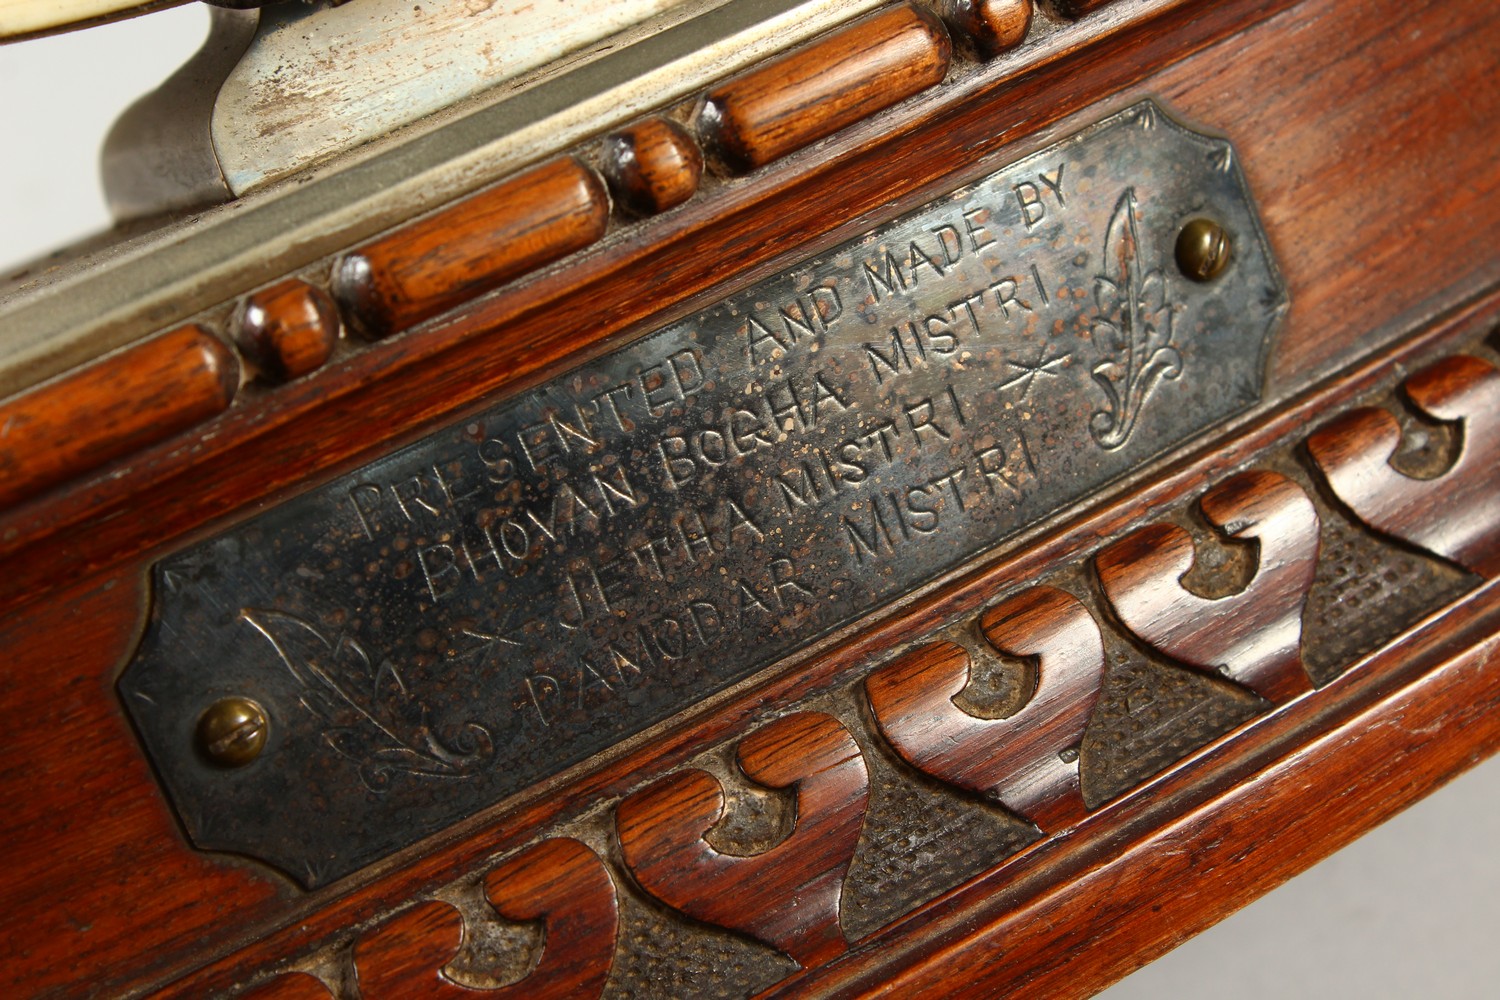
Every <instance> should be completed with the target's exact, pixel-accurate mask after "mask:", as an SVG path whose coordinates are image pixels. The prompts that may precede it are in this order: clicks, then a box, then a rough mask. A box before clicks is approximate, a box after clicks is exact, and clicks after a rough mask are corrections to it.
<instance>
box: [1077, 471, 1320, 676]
mask: <svg viewBox="0 0 1500 1000" xmlns="http://www.w3.org/2000/svg"><path fill="white" fill-rule="evenodd" d="M1200 506H1201V508H1202V511H1203V516H1204V518H1206V519H1207V520H1208V522H1209V523H1210V524H1212V525H1213V526H1214V527H1215V528H1217V529H1219V530H1220V531H1221V532H1223V533H1224V535H1225V536H1226V537H1227V538H1231V539H1237V540H1244V541H1251V542H1254V543H1255V567H1254V570H1253V571H1252V573H1251V575H1250V577H1249V579H1248V580H1247V581H1246V582H1245V584H1244V587H1243V589H1241V590H1239V592H1238V593H1234V594H1227V595H1224V596H1221V597H1217V598H1208V597H1203V596H1200V595H1198V594H1196V593H1193V592H1192V591H1191V590H1188V589H1187V588H1186V587H1185V586H1184V585H1183V578H1184V577H1186V576H1187V575H1188V573H1189V571H1190V570H1192V569H1193V560H1194V555H1193V548H1194V546H1193V540H1192V537H1191V536H1190V535H1189V534H1188V533H1187V532H1186V531H1184V530H1183V529H1182V528H1180V527H1178V526H1176V525H1172V524H1156V525H1152V526H1150V527H1147V528H1142V529H1141V530H1140V531H1138V532H1135V533H1134V534H1132V535H1130V536H1129V537H1127V538H1125V539H1123V540H1122V541H1118V542H1115V543H1113V544H1112V545H1110V546H1108V547H1107V548H1105V549H1104V550H1103V551H1101V552H1100V553H1099V554H1098V555H1097V556H1095V557H1094V563H1095V566H1096V567H1097V568H1098V572H1099V582H1100V584H1101V585H1102V586H1103V588H1104V594H1105V596H1106V597H1107V598H1108V600H1109V604H1110V607H1111V608H1112V609H1113V610H1114V612H1115V614H1117V615H1119V617H1120V620H1121V621H1122V622H1124V623H1125V625H1126V627H1127V628H1129V629H1130V630H1131V631H1133V632H1134V633H1135V634H1136V635H1138V636H1140V637H1141V638H1142V639H1144V640H1145V641H1146V642H1149V643H1150V644H1151V645H1152V646H1154V647H1156V648H1157V649H1159V650H1161V651H1162V652H1163V653H1166V654H1167V655H1168V656H1171V657H1172V658H1174V659H1177V660H1180V661H1182V662H1183V663H1186V664H1189V665H1190V666H1194V667H1197V668H1198V669H1199V670H1207V671H1212V672H1216V673H1222V674H1223V675H1224V676H1225V677H1228V678H1230V679H1232V680H1234V681H1237V682H1238V683H1240V684H1243V685H1245V686H1246V687H1248V688H1249V689H1250V690H1252V691H1254V692H1255V693H1256V694H1258V695H1261V696H1262V697H1264V698H1268V699H1270V700H1271V701H1273V702H1281V701H1286V700H1287V699H1288V698H1294V697H1296V696H1297V695H1299V694H1303V693H1305V692H1306V691H1307V690H1308V689H1309V687H1310V685H1309V683H1308V678H1307V673H1306V671H1305V670H1304V669H1303V667H1302V611H1303V608H1304V607H1305V605H1306V603H1307V596H1308V593H1309V592H1310V591H1311V589H1312V582H1313V575H1314V574H1315V573H1316V571H1317V563H1318V546H1319V536H1318V512H1317V509H1316V508H1315V507H1313V504H1312V501H1311V500H1309V499H1308V497H1307V494H1306V493H1304V492H1303V490H1302V488H1301V487H1300V486H1298V485H1297V484H1296V483H1294V482H1292V481H1291V480H1289V479H1287V478H1286V477H1285V476H1282V475H1279V474H1278V473H1275V472H1264V471H1259V470H1256V471H1251V472H1246V473H1242V474H1241V475H1238V476H1235V477H1234V478H1233V479H1230V480H1227V481H1226V482H1224V483H1221V484H1219V485H1217V486H1215V487H1214V488H1213V489H1211V490H1209V491H1208V492H1207V493H1205V494H1204V495H1203V499H1202V500H1201V501H1200Z"/></svg>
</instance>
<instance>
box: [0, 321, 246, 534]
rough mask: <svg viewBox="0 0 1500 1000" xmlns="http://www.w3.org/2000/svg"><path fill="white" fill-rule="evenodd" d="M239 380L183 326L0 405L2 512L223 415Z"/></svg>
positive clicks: (201, 334)
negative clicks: (39, 493)
mask: <svg viewBox="0 0 1500 1000" xmlns="http://www.w3.org/2000/svg"><path fill="white" fill-rule="evenodd" d="M239 377H240V369H239V365H238V363H237V362H236V359H235V357H234V354H233V352H231V351H230V350H229V349H228V348H227V347H225V346H224V344H223V343H221V342H220V341H219V340H218V339H217V338H216V337H214V336H213V335H212V334H210V333H208V331H206V330H204V329H202V328H200V327H197V326H186V327H183V328H182V329H180V330H174V331H172V332H171V333H168V334H163V335H162V336H160V337H155V338H153V339H151V340H148V341H146V342H144V343H141V344H137V345H135V346H134V347H130V348H127V349H125V350H123V351H120V352H118V353H116V354H112V355H109V356H108V357H106V358H104V359H103V360H101V361H97V362H95V363H94V364H92V365H89V366H88V367H86V368H82V369H80V370H78V371H75V372H72V373H70V374H68V375H65V376H63V377H62V378H59V379H57V380H55V381H52V382H48V383H47V384H45V385H42V386H39V387H37V388H35V389H33V390H31V391H30V392H26V393H23V394H22V395H20V396H16V397H13V398H11V399H9V400H7V401H6V402H4V403H0V506H4V505H6V504H11V503H15V502H16V501H17V500H20V499H22V498H24V497H26V496H29V495H32V494H34V493H36V492H37V491H38V490H43V489H46V488H47V487H49V486H52V485H55V484H57V483H60V482H63V481H66V480H68V479H71V478H73V477H75V476H79V475H82V474H83V473H85V472H89V471H92V470H93V469H96V468H98V467H99V466H101V465H104V464H105V463H106V462H109V461H111V460H113V459H116V458H120V457H122V456H124V455H129V454H130V453H131V452H133V451H136V450H137V449H140V448H143V447H146V446H148V445H151V444H155V443H156V442H158V441H163V440H165V439H167V438H170V437H172V436H173V435H175V434H177V433H178V432H179V431H182V430H185V429H186V428H189V427H192V426H194V425H196V424H200V423H202V422H203V421H204V420H206V419H208V418H209V417H211V416H213V415H215V414H217V413H221V412H223V410H224V409H225V408H226V407H227V406H228V405H229V403H230V401H231V400H233V399H234V394H235V390H236V389H238V388H239Z"/></svg>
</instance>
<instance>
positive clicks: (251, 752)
mask: <svg viewBox="0 0 1500 1000" xmlns="http://www.w3.org/2000/svg"><path fill="white" fill-rule="evenodd" d="M269 730H270V723H269V722H268V721H267V719H266V710H265V709H263V708H261V707H260V706H259V705H257V704H256V703H255V702H253V701H251V700H250V699H249V698H240V697H233V698H221V699H219V700H218V701H216V702H214V703H213V704H212V705H210V706H209V707H208V711H206V712H204V713H203V715H202V717H200V718H199V719H198V729H197V737H198V752H199V753H201V754H203V756H204V757H205V758H207V760H208V761H209V763H212V764H216V765H218V766H219V767H244V766H245V765H246V764H248V763H250V762H251V761H252V760H254V759H255V758H257V757H259V756H260V752H261V751H262V750H264V749H265V746H266V734H267V732H268V731H269Z"/></svg>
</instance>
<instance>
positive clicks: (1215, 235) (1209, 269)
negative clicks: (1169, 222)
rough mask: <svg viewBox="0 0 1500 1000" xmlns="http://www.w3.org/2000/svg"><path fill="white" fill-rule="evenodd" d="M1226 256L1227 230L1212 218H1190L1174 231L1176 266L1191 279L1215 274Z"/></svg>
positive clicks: (1226, 262) (1220, 270) (1226, 260)
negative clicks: (1189, 220) (1180, 230)
mask: <svg viewBox="0 0 1500 1000" xmlns="http://www.w3.org/2000/svg"><path fill="white" fill-rule="evenodd" d="M1229 256H1230V252H1229V234H1228V233H1226V232H1224V227H1223V226H1221V225H1219V224H1218V223H1217V222H1214V221H1213V220H1212V219H1194V220H1193V221H1192V222H1189V223H1188V224H1187V225H1185V226H1183V227H1182V232H1180V233H1178V234H1177V267H1178V269H1179V270H1181V271H1182V273H1183V274H1184V275H1186V276H1187V277H1189V278H1191V279H1193V280H1194V281H1212V280H1214V279H1215V278H1217V277H1218V276H1219V275H1220V274H1222V273H1224V268H1225V267H1227V266H1228V265H1229Z"/></svg>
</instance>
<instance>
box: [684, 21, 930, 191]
mask: <svg viewBox="0 0 1500 1000" xmlns="http://www.w3.org/2000/svg"><path fill="white" fill-rule="evenodd" d="M952 55H953V48H952V45H951V43H950V42H949V40H948V32H947V31H946V30H945V29H944V28H943V25H942V22H940V21H939V20H938V19H937V18H936V17H934V16H933V15H932V14H930V13H929V12H928V11H927V10H926V9H925V8H922V7H917V6H915V5H912V4H897V5H896V6H894V7H891V8H889V9H887V10H883V11H880V12H878V13H875V14H871V15H870V16H868V17H865V18H862V19H860V20H858V21H856V22H854V23H853V24H851V25H849V26H848V27H847V28H842V29H840V30H839V31H837V32H834V33H833V34H831V35H828V36H827V37H825V38H823V39H820V40H819V41H816V42H810V43H808V44H807V45H805V46H803V47H802V48H800V49H798V50H796V51H795V52H792V53H790V54H788V55H785V56H781V57H779V58H777V59H773V60H771V61H770V62H767V63H766V64H764V65H762V66H759V67H757V68H755V69H753V70H750V71H748V72H746V73H742V74H741V75H739V76H737V77H735V78H734V79H732V80H730V81H728V82H727V83H723V84H720V85H719V86H717V87H715V88H713V89H712V90H710V91H709V93H708V99H707V101H706V102H705V104H704V107H703V111H702V112H701V114H700V116H699V128H700V129H701V131H702V132H703V135H704V138H705V140H706V141H707V143H708V146H709V148H710V149H712V150H714V152H716V153H717V154H718V155H719V157H720V158H722V159H723V161H724V162H725V164H727V165H728V166H729V168H730V169H731V170H735V171H746V170H751V169H753V168H755V167H763V166H765V165H766V164H767V163H770V162H771V161H772V160H775V159H777V158H779V157H782V156H785V155H786V154H787V153H790V152H792V151H793V150H796V149H801V148H802V147H803V146H806V145H807V144H808V143H811V142H815V141H817V140H818V139H821V138H823V137H824V136H827V135H831V134H833V133H834V132H837V131H838V130H839V129H841V128H843V127H844V126H846V125H849V124H852V123H853V122H856V121H859V120H860V119H861V118H864V117H866V116H868V115H870V114H871V113H873V112H875V111H879V110H880V109H882V108H888V107H890V106H891V105H892V104H895V103H897V102H898V101H900V100H902V99H904V98H907V97H910V96H912V95H913V94H916V93H919V92H920V91H923V90H926V89H927V88H928V87H931V86H934V85H936V84H937V83H938V82H940V81H941V80H942V79H943V77H944V75H946V74H947V72H948V60H949V59H950V58H952Z"/></svg>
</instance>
